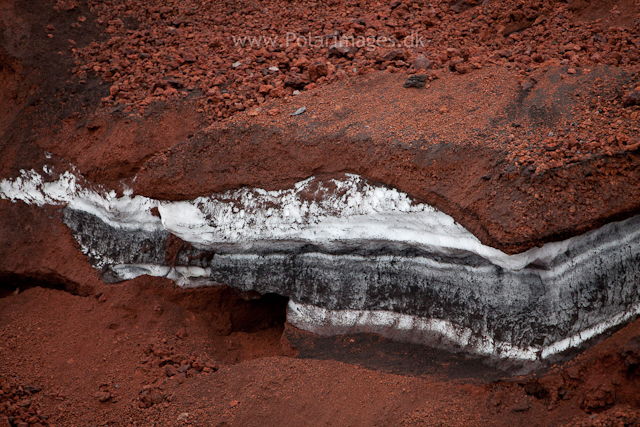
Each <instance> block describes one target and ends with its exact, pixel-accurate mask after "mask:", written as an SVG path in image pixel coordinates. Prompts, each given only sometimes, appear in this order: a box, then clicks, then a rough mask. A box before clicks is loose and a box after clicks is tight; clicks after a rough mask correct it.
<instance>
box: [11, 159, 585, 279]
mask: <svg viewBox="0 0 640 427" xmlns="http://www.w3.org/2000/svg"><path fill="white" fill-rule="evenodd" d="M43 169H44V171H45V174H46V175H49V178H48V179H45V178H43V176H42V175H40V174H39V173H37V172H36V171H34V170H31V171H21V175H20V176H19V177H17V178H15V179H4V180H2V181H0V198H3V199H8V200H12V201H17V200H22V201H24V202H26V203H29V204H36V205H39V206H42V205H45V204H51V205H58V204H62V205H67V206H69V207H70V208H72V209H76V210H79V211H84V212H88V213H90V214H93V215H95V216H97V217H98V218H100V219H101V220H102V221H104V222H105V223H107V224H109V225H110V226H112V227H116V228H121V229H128V230H145V231H155V230H163V229H165V230H168V231H169V232H171V233H173V234H175V235H177V236H178V237H180V238H181V239H183V240H184V241H187V242H189V243H191V244H193V245H194V246H196V247H199V248H202V249H206V248H207V247H210V246H211V245H214V244H218V243H245V242H255V241H260V240H294V241H304V242H311V243H331V242H336V241H338V242H349V241H364V240H371V241H373V240H378V241H380V240H382V241H390V242H399V243H408V244H413V245H416V246H422V247H425V248H427V249H429V250H431V251H440V252H443V253H450V252H451V251H456V250H462V251H469V252H472V253H475V254H478V255H480V256H482V257H484V258H485V259H487V260H489V261H491V262H492V263H494V264H496V265H499V266H501V267H503V268H506V269H511V270H520V269H522V268H524V267H526V266H527V265H528V264H530V263H532V262H536V261H548V260H551V259H553V258H554V257H556V256H557V255H559V254H562V253H564V252H566V250H567V249H568V248H569V247H571V245H572V244H574V243H575V240H576V239H580V238H582V236H578V237H574V238H572V239H568V240H565V241H562V242H554V243H548V244H545V245H544V246H543V247H541V248H532V249H530V250H528V251H526V252H523V253H520V254H515V255H507V254H505V253H504V252H502V251H500V250H498V249H495V248H492V247H490V246H486V245H484V244H482V243H481V242H480V240H479V239H478V238H477V237H475V236H474V235H473V234H471V233H470V232H469V231H468V230H467V229H465V228H464V227H462V226H461V225H460V224H458V223H457V222H456V221H455V220H454V219H453V218H452V217H451V216H449V215H447V214H445V213H443V212H440V211H438V210H437V209H435V208H433V207H431V206H429V205H426V204H422V203H417V202H415V201H414V200H412V199H411V198H410V197H409V196H408V195H407V194H405V193H402V192H400V191H398V190H396V189H392V188H387V187H384V186H381V185H373V184H370V183H368V182H367V181H366V180H365V179H363V178H362V177H360V176H358V175H346V176H345V178H343V179H332V180H328V181H319V180H317V179H315V178H314V177H311V178H308V179H306V180H304V181H300V182H298V183H297V184H295V185H294V187H293V188H290V189H286V190H279V191H266V190H263V189H260V188H241V189H238V190H234V191H227V192H223V193H215V194H212V195H210V196H204V197H198V198H196V199H194V200H190V201H177V202H174V201H160V200H154V199H150V198H148V197H143V196H134V195H133V192H132V191H127V192H125V194H124V195H123V196H121V197H117V195H116V193H115V192H114V191H110V192H109V191H105V190H103V189H100V188H98V187H95V186H91V185H90V184H88V185H83V184H82V182H85V181H83V180H82V178H78V177H77V176H76V175H74V174H73V173H71V172H69V171H67V172H64V173H63V174H61V175H59V177H58V178H57V179H56V180H53V179H52V178H51V168H47V167H46V166H45V167H44V168H43ZM153 208H157V209H158V212H159V214H160V218H158V217H157V216H154V215H153V214H152V209H153ZM592 233H594V232H592ZM595 233H597V230H596V231H595Z"/></svg>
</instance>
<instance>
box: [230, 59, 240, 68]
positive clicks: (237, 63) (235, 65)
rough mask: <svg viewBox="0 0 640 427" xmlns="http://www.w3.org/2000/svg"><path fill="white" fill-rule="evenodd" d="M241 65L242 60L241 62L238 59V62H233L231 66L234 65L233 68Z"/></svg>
mask: <svg viewBox="0 0 640 427" xmlns="http://www.w3.org/2000/svg"><path fill="white" fill-rule="evenodd" d="M241 65H242V62H240V61H236V62H234V63H233V64H231V66H232V67H233V68H238V67H239V66H241Z"/></svg>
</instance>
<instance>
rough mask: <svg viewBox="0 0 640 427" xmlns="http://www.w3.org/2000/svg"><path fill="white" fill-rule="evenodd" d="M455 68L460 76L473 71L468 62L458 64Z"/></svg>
mask: <svg viewBox="0 0 640 427" xmlns="http://www.w3.org/2000/svg"><path fill="white" fill-rule="evenodd" d="M454 68H455V70H456V71H457V72H458V73H459V74H467V73H469V72H470V71H471V65H469V64H467V63H466V62H460V63H457V64H456V65H455V67H454Z"/></svg>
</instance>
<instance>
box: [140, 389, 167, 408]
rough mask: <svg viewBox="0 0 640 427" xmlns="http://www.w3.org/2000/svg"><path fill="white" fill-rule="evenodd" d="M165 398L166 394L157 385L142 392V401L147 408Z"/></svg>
mask: <svg viewBox="0 0 640 427" xmlns="http://www.w3.org/2000/svg"><path fill="white" fill-rule="evenodd" d="M163 400H164V396H163V395H162V392H161V391H160V390H159V389H157V388H155V387H154V388H149V389H146V390H143V391H142V393H140V402H141V405H142V406H143V407H145V408H149V407H151V406H153V405H156V404H158V403H160V402H162V401H163Z"/></svg>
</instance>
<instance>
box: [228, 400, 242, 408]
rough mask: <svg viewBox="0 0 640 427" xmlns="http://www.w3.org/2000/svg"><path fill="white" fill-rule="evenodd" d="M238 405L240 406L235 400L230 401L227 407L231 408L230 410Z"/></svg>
mask: <svg viewBox="0 0 640 427" xmlns="http://www.w3.org/2000/svg"><path fill="white" fill-rule="evenodd" d="M239 404H240V402H239V401H237V400H232V401H231V402H229V406H231V407H232V408H233V407H234V406H238V405H239Z"/></svg>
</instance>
